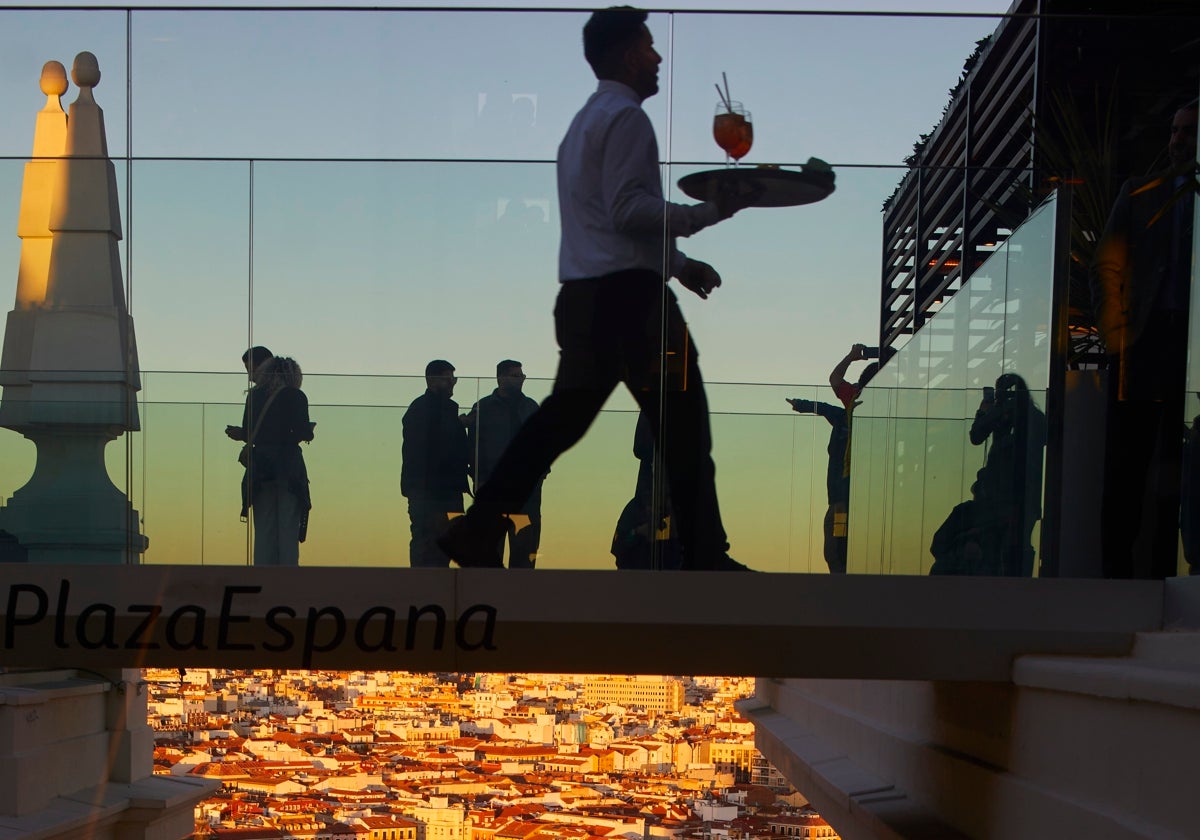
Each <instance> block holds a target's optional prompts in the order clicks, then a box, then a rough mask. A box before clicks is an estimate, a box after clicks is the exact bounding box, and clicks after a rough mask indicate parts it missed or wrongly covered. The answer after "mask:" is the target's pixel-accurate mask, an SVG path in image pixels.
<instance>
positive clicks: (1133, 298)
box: [1091, 102, 1197, 578]
mask: <svg viewBox="0 0 1200 840" xmlns="http://www.w3.org/2000/svg"><path fill="white" fill-rule="evenodd" d="M1196 115H1197V106H1196V103H1195V102H1193V103H1191V104H1189V105H1187V106H1185V107H1183V108H1181V109H1179V111H1177V112H1176V113H1175V115H1174V119H1173V121H1172V125H1171V136H1170V143H1169V145H1168V155H1169V158H1170V161H1171V168H1170V170H1168V171H1166V172H1160V173H1157V174H1155V175H1151V176H1149V177H1146V178H1134V179H1131V180H1129V181H1126V182H1125V183H1124V184H1123V185H1122V186H1121V190H1120V193H1119V194H1118V197H1117V200H1116V203H1115V204H1114V205H1113V208H1112V211H1111V213H1110V215H1109V218H1108V223H1107V225H1106V226H1105V230H1104V234H1103V236H1102V237H1101V240H1100V242H1099V244H1098V246H1097V249H1096V258H1095V261H1094V263H1093V267H1092V274H1091V286H1092V303H1093V306H1094V308H1095V310H1096V323H1097V327H1098V329H1099V332H1100V337H1101V339H1103V341H1104V345H1105V350H1106V353H1107V357H1108V371H1109V379H1108V382H1109V385H1108V398H1109V402H1108V411H1107V423H1108V426H1107V432H1106V444H1105V462H1104V490H1103V501H1102V510H1101V517H1100V520H1101V526H1100V527H1101V532H1102V544H1103V549H1102V564H1103V570H1104V575H1105V577H1112V578H1130V577H1149V578H1163V577H1167V576H1170V575H1173V574H1174V573H1175V570H1176V567H1177V556H1176V555H1177V544H1178V531H1177V523H1178V520H1179V509H1180V507H1179V493H1180V458H1181V451H1180V448H1181V445H1182V440H1181V437H1182V436H1181V435H1180V433H1179V424H1180V420H1181V419H1182V418H1183V396H1184V385H1185V361H1186V354H1187V320H1188V305H1189V302H1188V299H1189V292H1190V284H1191V243H1192V232H1191V228H1192V218H1193V215H1194V211H1193V204H1194V194H1193V191H1192V188H1191V187H1190V179H1191V178H1192V177H1193V175H1192V173H1193V171H1194V169H1195V160H1196ZM1148 478H1152V481H1151V482H1150V483H1151V487H1150V488H1147V479H1148ZM1148 495H1150V496H1152V497H1153V500H1152V510H1151V518H1152V521H1153V524H1152V531H1151V533H1150V534H1148V535H1146V536H1145V537H1144V539H1145V540H1146V544H1148V551H1147V552H1146V554H1147V555H1148V556H1145V557H1141V558H1135V556H1134V545H1135V543H1136V542H1137V539H1138V536H1139V532H1140V531H1141V524H1142V520H1143V510H1144V506H1145V501H1146V498H1147V496H1148Z"/></svg>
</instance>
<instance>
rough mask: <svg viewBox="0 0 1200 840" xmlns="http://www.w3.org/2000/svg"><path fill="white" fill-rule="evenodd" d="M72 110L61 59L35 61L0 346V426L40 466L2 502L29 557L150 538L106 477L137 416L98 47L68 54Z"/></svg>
mask: <svg viewBox="0 0 1200 840" xmlns="http://www.w3.org/2000/svg"><path fill="white" fill-rule="evenodd" d="M71 77H72V79H74V81H75V84H76V85H77V86H78V87H79V95H78V97H77V98H76V100H75V102H74V103H73V104H72V105H71V108H70V113H69V115H67V114H63V112H62V107H61V106H60V105H59V97H60V96H61V95H62V94H63V93H64V92H65V91H66V88H67V82H66V74H65V72H64V70H63V66H62V65H61V64H59V63H58V62H56V61H51V62H47V64H46V65H45V67H43V68H42V79H41V86H42V92H43V93H45V94H46V96H47V104H46V108H45V109H44V110H43V111H42V112H41V113H39V114H38V119H37V128H36V129H35V132H34V143H33V155H34V160H32V161H30V162H29V163H27V164H26V167H25V180H24V183H23V184H22V190H21V213H20V221H19V223H18V230H17V234H18V236H20V238H21V264H20V268H19V270H18V275H17V299H16V305H15V306H14V308H13V310H12V311H11V312H10V313H9V314H8V320H7V325H6V329H5V333H4V350H3V356H2V357H0V385H3V388H4V394H3V398H2V399H0V426H4V427H6V428H9V429H12V430H13V431H17V432H20V433H21V434H22V435H24V436H25V437H27V438H29V439H30V440H32V441H33V442H34V444H35V445H36V446H37V466H36V467H35V468H34V472H33V476H32V477H31V478H30V479H29V481H28V483H26V484H25V486H24V487H22V488H21V489H19V490H17V491H16V492H14V493H13V495H12V498H11V499H9V500H8V503H7V505H5V506H4V507H3V508H0V529H2V530H4V531H7V532H8V533H9V534H11V535H12V536H13V537H15V538H16V540H17V541H18V542H19V544H20V547H21V548H22V549H23V553H24V554H25V556H26V557H27V559H28V560H29V562H42V563H129V562H137V558H138V556H139V555H140V554H141V553H142V552H143V551H144V550H145V549H146V538H145V537H144V536H142V534H141V529H140V527H139V524H138V516H137V512H136V511H134V509H133V507H132V505H131V504H130V503H129V499H128V498H127V497H126V496H125V494H124V493H123V492H121V490H119V489H118V488H117V487H116V485H114V484H113V482H112V480H111V479H110V478H109V475H108V471H107V469H106V468H105V465H104V447H105V446H106V445H107V444H108V443H109V441H112V440H115V439H116V438H117V437H118V436H119V435H121V434H122V433H123V432H126V431H136V430H137V429H138V428H139V425H138V413H137V400H136V394H137V391H138V390H139V389H140V387H141V383H140V375H139V371H138V360H137V347H136V344H135V342H134V334H133V320H132V319H131V318H130V316H129V310H128V308H127V307H126V304H125V291H124V284H123V282H122V277H121V262H120V254H119V252H118V245H117V243H118V242H119V241H120V239H121V216H120V209H119V205H118V201H117V179H116V170H115V169H114V167H113V164H112V161H111V160H109V158H108V143H107V141H106V139H105V136H104V114H103V112H102V111H101V110H100V107H99V106H98V105H97V104H96V100H95V99H94V98H93V96H92V88H94V87H95V86H96V85H97V84H99V82H100V68H99V65H98V64H97V62H96V57H95V56H94V55H92V54H91V53H90V52H82V53H80V54H79V55H77V56H76V57H75V65H74V67H73V68H72V70H71Z"/></svg>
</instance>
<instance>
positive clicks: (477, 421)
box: [463, 359, 542, 569]
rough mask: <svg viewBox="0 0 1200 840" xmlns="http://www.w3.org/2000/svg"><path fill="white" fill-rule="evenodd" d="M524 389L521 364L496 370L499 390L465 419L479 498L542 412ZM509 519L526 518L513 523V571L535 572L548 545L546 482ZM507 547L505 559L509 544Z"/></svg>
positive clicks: (510, 563) (510, 562)
mask: <svg viewBox="0 0 1200 840" xmlns="http://www.w3.org/2000/svg"><path fill="white" fill-rule="evenodd" d="M524 387H525V371H524V369H523V368H522V366H521V363H520V362H518V361H516V360H515V359H505V360H504V361H502V362H500V363H499V364H497V365H496V390H494V391H492V393H491V394H489V395H488V396H486V397H484V398H483V399H481V400H480V401H479V402H477V403H475V405H473V406H471V411H470V412H469V413H468V414H467V415H466V416H465V417H464V418H463V420H464V423H465V425H466V427H467V451H468V453H469V457H470V459H471V460H470V464H469V468H470V471H471V475H472V477H473V479H474V482H475V492H476V493H478V492H479V489H480V488H481V487H483V486H484V485H485V484H487V481H488V479H489V478H491V476H492V471H493V470H494V469H495V468H496V464H497V463H498V462H499V461H500V456H501V455H503V454H504V450H505V449H506V448H507V447H508V444H509V443H510V442H511V441H512V439H513V438H514V437H516V435H517V432H518V431H519V430H520V428H521V426H522V425H524V423H525V421H526V420H528V419H529V418H530V417H532V416H533V413H534V412H535V411H537V408H538V404H537V402H536V401H535V400H533V399H531V398H530V397H527V396H525V394H524V393H522V389H523V388H524ZM509 513H510V514H520V515H521V518H520V519H513V529H512V531H510V532H509V534H508V545H509V553H508V567H509V568H510V569H532V568H533V567H534V565H535V564H536V563H537V551H538V546H539V545H540V544H541V539H542V482H541V481H538V483H537V486H536V487H534V489H533V492H532V493H531V494H530V495H529V498H528V499H527V500H526V502H525V504H524V505H523V506H522V507H521V509H520V510H514V511H509ZM510 518H511V517H510ZM501 542H502V544H501V546H500V552H501V554H503V553H504V546H503V539H502V540H501Z"/></svg>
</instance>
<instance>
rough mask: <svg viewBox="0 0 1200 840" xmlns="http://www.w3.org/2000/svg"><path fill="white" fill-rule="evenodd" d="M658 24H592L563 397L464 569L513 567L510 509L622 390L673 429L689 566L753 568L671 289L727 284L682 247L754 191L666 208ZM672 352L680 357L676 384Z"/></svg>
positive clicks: (560, 311) (704, 290) (506, 478)
mask: <svg viewBox="0 0 1200 840" xmlns="http://www.w3.org/2000/svg"><path fill="white" fill-rule="evenodd" d="M646 17H647V14H646V12H643V11H637V10H634V9H628V8H622V9H604V10H600V11H597V12H595V13H593V14H592V16H591V17H590V18H589V19H588V22H587V24H586V25H585V26H584V30H583V46H584V56H585V58H586V59H587V61H588V63H589V64H590V65H591V66H592V69H593V71H594V72H595V74H596V77H597V79H598V80H599V84H598V86H597V89H596V91H595V93H593V94H592V96H591V97H590V98H589V99H588V101H587V102H586V104H584V106H583V108H582V109H581V110H580V111H579V113H578V114H576V116H575V118H574V119H573V120H572V122H571V126H570V128H568V130H567V134H566V136H565V137H564V138H563V141H562V143H561V144H560V146H559V150H558V164H557V174H558V190H559V209H560V214H561V223H562V239H561V242H560V247H559V280H560V281H561V284H560V289H559V295H558V300H557V303H556V305H555V312H554V323H555V333H556V337H557V339H558V343H559V347H560V350H561V352H560V357H559V366H558V372H557V375H556V377H555V382H554V390H553V393H552V394H551V395H550V396H549V397H548V398H547V399H546V400H545V401H544V402H543V403H542V406H541V408H540V409H539V410H538V412H537V413H535V414H534V415H533V417H531V418H530V419H529V421H528V422H527V423H526V424H525V425H524V426H523V427H522V428H521V431H520V432H519V433H518V435H517V437H516V438H515V439H514V440H513V443H512V445H511V446H509V448H508V450H507V451H506V452H505V454H504V457H503V458H502V459H501V462H500V464H499V465H497V467H496V470H495V472H494V473H493V474H492V477H491V479H490V480H489V481H488V483H487V484H486V485H485V486H484V487H483V488H482V489H481V490H480V493H479V495H478V496H477V497H476V499H475V504H474V505H473V506H472V507H471V510H470V511H468V513H467V515H466V516H463V517H460V518H458V519H456V520H454V522H453V523H451V525H450V528H449V530H448V531H447V534H446V536H445V538H444V539H443V540H441V541H440V545H441V546H442V547H443V548H444V549H445V550H446V552H447V553H448V554H449V555H450V556H451V557H452V558H454V560H455V561H456V562H458V564H459V565H461V566H498V565H500V563H501V561H500V558H499V556H498V555H497V554H496V550H495V546H496V544H497V542H498V539H499V536H500V535H501V534H502V532H503V531H504V529H505V528H506V527H507V525H506V522H505V520H504V518H503V513H504V511H507V510H513V509H516V508H519V507H520V506H521V505H522V504H523V503H524V501H525V499H527V498H528V497H529V494H530V492H531V491H532V490H533V488H534V486H535V485H536V484H537V481H538V479H539V478H540V477H541V476H542V475H544V474H545V473H546V471H547V470H548V469H549V467H550V465H551V464H552V463H553V461H554V460H555V458H557V457H558V456H559V455H560V454H561V453H563V452H565V451H566V450H567V449H569V448H570V447H571V446H573V445H574V444H575V443H576V442H577V441H578V440H579V439H580V438H581V437H582V436H583V434H584V433H585V432H586V431H587V428H588V427H589V426H590V425H591V423H592V421H593V420H594V419H595V417H596V415H597V414H598V413H599V412H600V409H601V407H602V406H603V405H604V402H605V400H607V398H608V396H609V394H611V393H612V391H613V389H614V388H615V387H616V386H617V384H618V383H622V382H623V383H624V384H625V385H626V386H627V387H628V388H629V390H630V392H631V393H632V394H633V396H634V397H635V399H636V400H637V402H638V404H639V406H640V407H641V408H642V410H643V411H645V412H647V413H648V414H649V415H650V417H651V420H652V428H653V429H654V430H655V433H656V434H657V433H658V432H659V430H660V429H661V431H662V436H661V439H660V440H659V445H660V446H662V447H663V450H664V458H665V460H666V465H667V474H668V479H669V481H670V491H671V498H672V501H673V505H674V511H675V520H676V523H677V524H678V526H679V539H680V542H681V545H682V550H683V564H682V565H683V568H685V569H712V570H731V571H732V570H744V569H745V567H744V566H743V565H742V564H740V563H738V562H736V561H735V560H733V559H732V558H730V557H729V555H728V553H727V550H728V544H727V542H726V538H725V531H724V528H723V527H722V525H721V514H720V510H719V508H718V504H717V494H716V484H715V468H714V465H713V461H712V455H711V450H712V440H711V435H710V428H709V416H708V401H707V398H706V396H705V393H704V383H703V380H702V379H701V376H700V371H699V368H698V367H697V364H696V357H697V354H696V348H695V345H694V344H693V343H692V340H691V336H690V335H689V333H688V329H687V325H686V324H685V323H684V320H683V315H682V313H681V312H680V310H679V306H678V303H677V302H676V300H675V295H674V294H673V293H672V292H671V290H670V289H669V288H667V287H665V286H664V281H666V280H668V279H669V278H670V277H676V278H678V279H679V281H680V283H681V284H682V285H683V286H684V287H685V288H687V289H689V290H691V291H692V292H694V293H695V294H696V295H698V296H699V297H700V298H707V297H708V295H709V293H711V292H712V291H713V289H715V288H716V287H717V286H719V285H720V282H721V278H720V276H719V275H718V274H717V272H716V271H715V270H714V269H713V267H712V266H710V265H708V264H707V263H703V262H700V261H698V260H693V259H689V258H688V257H686V256H685V255H684V254H683V253H681V252H680V251H678V250H677V249H676V248H675V239H676V237H679V236H690V235H691V234H693V233H696V232H697V231H699V230H701V229H703V228H705V227H708V226H709V225H712V224H715V223H716V222H719V221H721V220H722V219H725V218H728V217H729V216H731V215H733V213H734V212H736V211H737V210H738V209H740V208H741V207H742V206H746V205H748V204H749V203H750V202H751V201H752V197H751V196H743V197H736V196H733V195H732V194H731V195H722V196H721V197H720V200H719V201H717V202H704V203H701V204H695V205H684V204H668V203H667V202H666V201H665V200H664V198H663V193H662V171H661V168H660V166H659V154H658V142H657V140H656V139H655V136H654V128H653V126H652V125H651V123H650V118H649V117H648V116H647V114H646V112H645V111H644V110H642V102H643V101H644V100H646V99H647V98H648V97H650V96H653V95H654V94H655V93H657V92H658V66H659V64H660V63H661V62H662V57H661V56H660V55H659V54H658V52H657V51H656V50H655V49H654V40H653V38H652V36H651V34H650V30H649V29H648V28H647V27H646V23H645V21H646ZM664 325H665V332H664ZM664 344H665V348H664ZM664 349H665V350H666V354H665V355H666V356H667V357H668V358H670V359H671V360H672V364H671V365H670V366H669V367H668V369H667V371H666V372H665V376H664V372H663V369H662V368H663V365H662V362H661V360H662V358H663V357H664V352H663V351H664ZM664 379H665V380H666V384H665V386H664V384H663V381H664Z"/></svg>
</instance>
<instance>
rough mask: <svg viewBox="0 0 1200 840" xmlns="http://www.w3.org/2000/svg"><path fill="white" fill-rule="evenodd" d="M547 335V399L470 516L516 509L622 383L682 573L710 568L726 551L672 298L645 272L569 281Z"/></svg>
mask: <svg viewBox="0 0 1200 840" xmlns="http://www.w3.org/2000/svg"><path fill="white" fill-rule="evenodd" d="M554 326H555V333H556V336H557V339H558V346H559V362H558V372H557V374H556V376H555V380H554V390H553V393H551V394H550V396H549V397H547V398H546V400H545V401H544V402H543V403H542V405H541V407H540V408H539V409H538V410H537V411H536V412H535V413H534V414H533V416H532V417H530V418H529V419H528V420H527V421H526V422H525V424H524V425H523V426H522V427H521V429H520V431H519V432H518V433H517V436H516V437H515V438H513V440H512V442H511V443H510V444H509V446H508V448H507V449H506V450H505V452H504V455H503V456H502V457H501V459H500V462H499V464H497V466H496V469H495V470H494V471H493V472H492V475H491V478H489V480H488V482H487V483H486V484H485V485H484V486H483V488H482V489H481V490H480V491H479V494H478V495H477V496H476V499H475V510H476V511H477V512H478V513H480V514H483V515H488V516H491V515H498V514H501V513H503V512H505V511H510V510H519V509H520V508H521V506H522V505H523V504H524V502H525V500H526V499H527V498H528V497H529V494H530V493H531V492H532V491H533V489H534V487H535V486H536V484H537V482H538V480H539V479H540V478H541V477H542V476H543V475H545V474H546V471H547V470H549V468H550V465H551V464H552V463H553V462H554V460H555V459H556V458H557V457H558V456H559V455H561V454H562V453H563V452H565V451H566V450H567V449H569V448H571V447H572V446H574V445H575V443H577V442H578V441H579V439H580V438H582V437H583V435H584V433H585V432H586V431H587V429H588V427H589V426H590V425H591V424H592V421H593V420H594V419H595V418H596V415H597V414H599V413H600V409H601V408H602V407H603V405H604V403H605V401H606V400H607V399H608V397H609V395H610V394H612V392H613V389H614V388H616V386H617V385H618V384H619V383H622V382H623V383H624V384H625V385H626V387H628V388H629V391H630V393H632V394H633V397H634V399H635V400H637V403H638V405H639V406H640V407H641V409H642V411H644V412H646V413H647V415H648V416H649V418H650V421H651V428H652V429H653V430H654V432H655V435H656V437H659V439H658V445H659V447H660V449H661V450H662V452H663V456H664V459H665V463H666V468H667V479H668V481H669V485H670V492H671V503H672V505H673V508H674V514H675V521H676V522H677V523H678V526H679V538H680V542H681V543H682V547H683V567H684V568H689V569H704V568H709V567H712V566H714V565H717V564H719V563H720V562H721V560H723V559H724V557H725V552H726V551H727V550H728V547H729V546H728V543H727V542H726V539H725V529H724V528H723V527H722V525H721V514H720V510H719V508H718V506H717V490H716V482H715V472H716V470H715V467H714V466H713V461H712V454H711V452H712V435H711V432H710V429H709V423H708V399H707V397H706V396H705V394H704V382H703V380H702V379H701V377H700V368H699V367H698V366H697V364H696V355H697V354H696V348H695V345H693V343H692V341H691V338H690V337H689V335H688V330H687V324H685V323H684V320H683V315H682V313H681V312H680V311H679V305H678V303H677V302H676V300H675V295H674V293H673V292H672V291H671V290H670V289H669V288H667V287H666V286H665V284H664V283H663V280H662V278H661V277H659V276H657V275H656V274H654V273H653V272H650V271H625V272H620V273H618V274H612V275H609V276H606V277H601V278H595V279H589V280H570V281H567V282H565V283H563V284H562V288H561V289H560V291H559V294H558V301H557V303H556V304H555V307H554ZM664 351H665V352H664ZM664 359H665V360H666V364H665V369H664V364H663V360H664ZM660 433H661V436H660Z"/></svg>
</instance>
